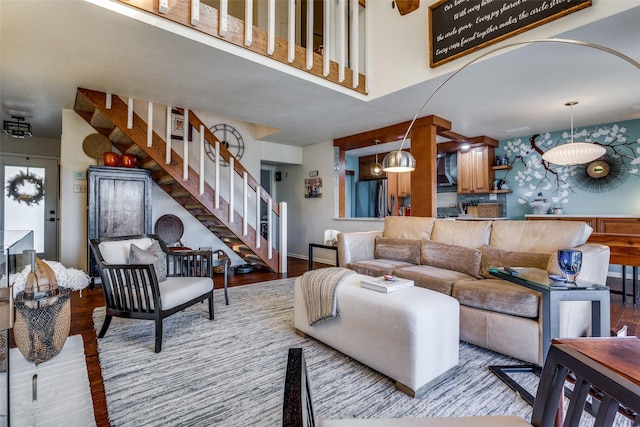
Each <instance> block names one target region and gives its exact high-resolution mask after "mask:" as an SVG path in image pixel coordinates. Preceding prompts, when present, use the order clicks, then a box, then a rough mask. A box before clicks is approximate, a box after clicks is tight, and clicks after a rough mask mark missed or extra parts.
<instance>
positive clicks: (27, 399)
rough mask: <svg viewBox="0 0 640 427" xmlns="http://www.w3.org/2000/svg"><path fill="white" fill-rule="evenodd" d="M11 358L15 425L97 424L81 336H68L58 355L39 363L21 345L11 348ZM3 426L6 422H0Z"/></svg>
mask: <svg viewBox="0 0 640 427" xmlns="http://www.w3.org/2000/svg"><path fill="white" fill-rule="evenodd" d="M9 357H10V371H11V372H10V380H11V381H10V387H11V389H10V390H11V425H12V426H38V427H45V426H51V427H54V426H55V427H57V426H78V427H89V426H95V425H96V422H95V417H94V414H93V400H92V399H91V390H90V387H89V377H88V376H87V364H86V362H85V356H84V345H83V341H82V336H81V335H72V336H70V337H69V338H67V340H66V342H65V344H64V347H63V348H62V350H61V351H60V353H58V355H56V356H55V357H53V358H52V359H50V360H47V361H46V362H43V363H40V364H38V365H36V364H34V363H31V362H28V361H27V360H26V359H25V358H24V357H23V356H22V354H21V353H20V351H19V350H18V349H17V348H13V349H11V351H10V353H9ZM5 375H6V373H2V374H0V384H1V385H2V387H3V388H2V390H1V391H0V396H1V398H0V408H2V409H0V413H1V414H2V415H0V420H2V419H3V418H2V416H4V417H5V418H4V420H6V409H5V408H6V393H5V389H4V387H5V384H6V382H5V381H6V380H5ZM34 375H37V387H36V389H37V395H36V397H37V399H36V400H35V401H34V400H33V377H34ZM0 425H6V424H4V423H3V422H2V421H0Z"/></svg>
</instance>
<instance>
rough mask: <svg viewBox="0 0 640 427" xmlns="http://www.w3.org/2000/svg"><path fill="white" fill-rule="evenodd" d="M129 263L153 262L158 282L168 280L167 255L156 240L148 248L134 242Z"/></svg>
mask: <svg viewBox="0 0 640 427" xmlns="http://www.w3.org/2000/svg"><path fill="white" fill-rule="evenodd" d="M129 264H153V268H154V270H155V271H156V277H157V278H158V282H164V281H165V280H167V255H166V254H165V253H164V252H163V251H162V248H161V247H160V244H159V243H158V242H157V241H155V240H154V242H153V243H152V244H151V246H149V247H148V248H147V249H146V250H144V249H140V248H139V247H138V246H136V245H135V244H133V243H132V244H131V249H130V250H129Z"/></svg>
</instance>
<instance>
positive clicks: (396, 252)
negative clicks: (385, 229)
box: [373, 237, 421, 264]
mask: <svg viewBox="0 0 640 427" xmlns="http://www.w3.org/2000/svg"><path fill="white" fill-rule="evenodd" d="M420 244H421V241H420V240H412V239H394V238H387V237H376V246H375V248H374V251H373V257H374V258H376V259H378V258H379V259H391V260H395V261H404V262H408V263H410V264H420Z"/></svg>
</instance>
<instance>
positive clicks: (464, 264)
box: [420, 240, 482, 279]
mask: <svg viewBox="0 0 640 427" xmlns="http://www.w3.org/2000/svg"><path fill="white" fill-rule="evenodd" d="M420 264H423V265H430V266H432V267H439V268H443V269H445V270H453V271H458V272H460V273H464V274H468V275H470V276H474V277H476V278H478V279H479V278H480V277H481V276H480V266H481V264H482V251H481V250H480V249H475V248H468V247H466V246H458V245H449V244H446V243H439V242H433V241H431V240H423V241H422V249H421V252H420Z"/></svg>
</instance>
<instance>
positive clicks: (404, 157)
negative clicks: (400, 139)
mask: <svg viewBox="0 0 640 427" xmlns="http://www.w3.org/2000/svg"><path fill="white" fill-rule="evenodd" d="M382 169H383V170H384V171H385V172H411V171H413V170H415V169H416V159H415V157H413V156H412V155H411V153H409V152H408V151H392V152H391V153H389V154H387V155H386V156H385V157H384V159H383V160H382Z"/></svg>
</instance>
